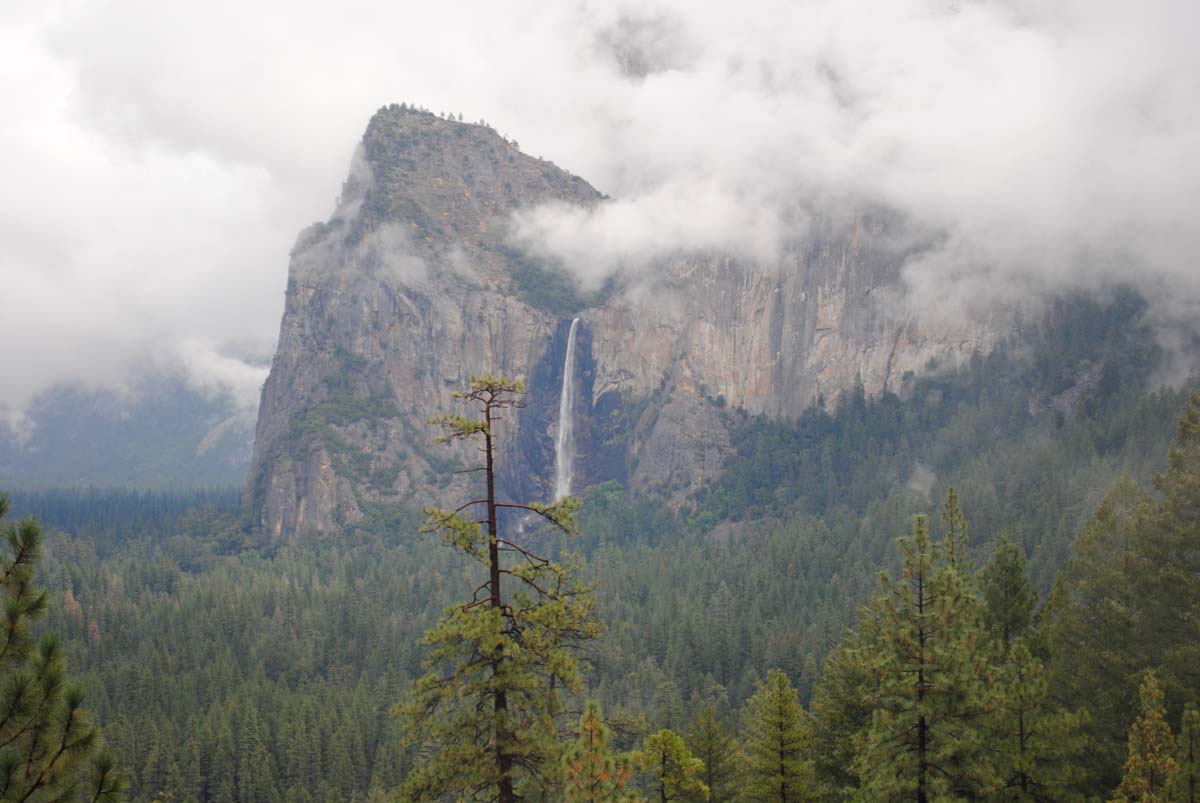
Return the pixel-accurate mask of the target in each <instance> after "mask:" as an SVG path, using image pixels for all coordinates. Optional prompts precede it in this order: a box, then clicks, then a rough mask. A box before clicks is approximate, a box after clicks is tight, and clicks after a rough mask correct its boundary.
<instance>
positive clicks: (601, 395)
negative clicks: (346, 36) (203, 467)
mask: <svg viewBox="0 0 1200 803" xmlns="http://www.w3.org/2000/svg"><path fill="white" fill-rule="evenodd" d="M549 202H554V203H566V204H577V205H584V206H587V205H595V204H600V203H603V202H604V197H603V196H602V195H601V194H600V193H599V192H597V191H596V190H595V189H593V188H592V187H591V186H589V185H588V184H587V183H586V182H585V181H583V180H582V179H580V178H578V177H575V176H572V175H571V174H569V173H567V172H565V171H563V170H561V169H559V168H557V167H555V166H554V165H553V164H550V163H549V162H546V161H542V160H540V159H535V158H532V157H530V156H528V155H525V154H523V153H521V152H520V151H519V150H518V148H517V147H516V144H515V143H511V142H508V141H506V140H505V139H504V138H502V137H501V136H499V135H498V134H497V133H496V132H495V131H493V130H492V129H490V128H488V127H486V126H484V125H474V124H464V123H461V122H454V121H451V120H446V119H442V118H439V117H437V116H434V115H432V114H429V113H426V112H421V111H416V110H411V109H407V108H403V107H397V106H390V107H386V108H384V109H381V110H380V111H379V112H378V113H377V114H376V115H375V116H374V118H373V119H372V120H371V122H370V125H369V126H368V128H367V131H366V133H365V135H364V137H363V141H362V144H361V147H360V148H359V149H358V152H357V155H356V158H355V160H354V164H353V167H352V170H351V175H350V177H349V179H348V180H347V182H346V184H345V186H344V187H343V192H342V197H341V200H340V202H339V205H338V208H337V210H336V211H335V213H334V215H333V216H332V217H331V219H330V220H329V221H328V222H326V223H321V224H316V225H314V226H312V227H310V228H309V229H307V230H306V231H304V232H303V233H302V234H301V235H300V237H299V239H298V240H297V243H296V246H295V248H294V250H293V253H292V260H291V264H290V267H289V277H288V285H287V302H286V308H285V312H284V317H283V323H282V327H281V331H280V338H279V345H278V349H277V352H276V355H275V359H274V362H273V364H272V368H271V373H270V377H269V379H268V380H267V383H266V385H265V386H264V388H263V396H262V404H261V407H260V410H259V420H258V427H257V433H256V442H255V449H254V457H253V462H252V465H251V470H250V475H249V478H248V481H247V487H246V492H245V493H246V502H247V503H248V504H249V505H250V506H251V508H252V509H253V510H254V511H255V513H256V515H257V516H258V519H259V521H260V522H261V524H262V526H263V527H264V528H265V530H266V531H267V532H268V533H269V534H271V535H272V536H273V537H287V536H289V535H291V534H293V533H296V532H300V531H305V530H315V531H332V530H335V529H337V528H339V527H341V526H344V525H346V524H350V523H354V522H357V521H360V520H361V519H363V517H364V516H372V515H381V514H386V511H387V510H388V509H389V506H393V505H396V504H400V503H403V504H410V505H411V504H416V505H420V504H423V503H426V502H429V501H435V500H439V499H450V498H456V497H457V496H458V495H459V494H460V492H461V489H460V488H459V484H460V483H463V482H466V480H464V479H463V478H462V475H456V474H454V473H453V471H454V469H456V468H459V467H462V466H464V465H468V464H470V462H471V460H472V455H471V454H470V453H468V452H464V451H459V452H454V451H452V450H450V449H447V448H445V447H438V446H434V445H433V444H432V438H433V436H434V435H435V434H436V433H434V432H433V431H432V430H431V428H430V427H429V426H428V425H427V424H426V423H425V422H426V420H427V419H428V418H429V417H430V416H431V415H433V414H435V413H437V412H439V411H442V410H445V409H447V408H448V407H449V406H450V404H451V393H452V392H453V391H454V390H458V389H461V388H463V387H464V386H465V385H466V383H467V381H468V379H469V377H470V376H471V375H472V374H484V373H494V374H504V375H507V376H510V377H515V378H521V379H524V380H525V382H526V383H527V386H528V393H527V394H526V402H527V404H526V406H525V408H524V409H522V410H521V411H520V412H519V414H518V415H517V416H515V418H514V419H513V420H510V421H506V422H505V423H504V426H503V429H502V431H501V432H500V437H501V440H502V444H503V448H504V450H505V459H504V466H505V474H504V478H503V479H504V484H505V486H506V489H507V490H508V491H509V492H511V493H515V494H521V495H523V496H527V497H536V498H546V497H547V496H548V495H549V494H550V493H551V487H552V484H553V474H554V466H553V462H554V447H553V443H554V435H555V432H556V429H557V424H558V421H557V419H558V400H559V389H560V387H561V382H562V367H563V363H564V356H565V349H566V341H567V332H568V330H569V328H570V323H571V320H572V319H573V318H574V317H578V318H579V319H580V324H579V327H578V335H577V343H576V349H577V351H576V368H577V376H576V377H575V381H576V382H577V383H578V384H577V389H578V392H577V394H576V409H575V410H574V415H575V422H576V437H577V442H578V455H577V460H576V465H575V475H576V487H577V488H578V487H583V486H586V485H587V484H590V483H594V482H598V481H603V480H607V479H615V480H619V481H622V482H630V483H633V484H634V485H636V487H638V488H640V489H654V490H657V491H659V492H662V493H664V494H665V495H667V496H668V497H669V498H672V499H674V500H675V501H677V502H679V501H682V500H683V498H684V496H685V495H686V493H687V492H688V491H689V490H690V489H692V488H694V487H696V486H697V485H698V484H699V483H702V482H704V481H705V480H706V479H708V478H711V477H712V476H714V475H715V473H716V472H718V471H719V470H720V468H721V466H722V464H723V462H724V460H725V459H726V457H727V456H728V454H729V443H728V435H727V432H726V429H725V424H723V423H722V417H721V415H720V409H721V407H723V406H732V407H744V408H745V409H746V410H748V411H750V412H754V413H760V412H761V413H765V414H769V415H773V416H795V415H797V414H798V413H799V412H800V411H801V410H802V409H803V408H804V407H805V406H807V405H809V404H812V403H814V402H816V401H817V400H818V399H822V398H823V399H825V400H826V401H827V403H830V404H833V403H836V400H837V397H838V396H839V394H840V393H842V392H843V391H845V390H846V389H848V388H851V387H853V386H855V385H856V384H858V383H861V384H862V385H863V387H864V389H865V390H866V392H868V393H880V392H884V391H893V392H903V389H904V384H905V383H906V381H908V380H909V379H911V377H912V376H913V374H914V373H915V372H917V371H920V370H922V369H924V368H925V367H926V366H927V365H929V364H930V363H931V361H932V362H935V363H937V362H946V361H956V360H959V359H961V358H962V357H964V356H966V355H969V354H970V353H971V352H973V351H975V350H977V349H986V348H987V346H988V345H989V343H990V339H991V336H990V335H989V333H988V332H987V331H986V329H985V328H984V327H963V326H961V325H959V326H953V327H952V326H947V325H945V324H942V325H934V324H932V323H930V322H929V321H925V320H921V319H919V318H916V317H913V316H911V315H909V314H908V313H906V312H904V307H903V305H901V304H899V303H897V302H898V299H899V297H900V285H899V281H900V266H901V264H902V261H903V258H904V256H905V254H906V251H905V250H904V249H903V248H901V247H899V246H897V245H896V243H897V242H902V241H904V238H902V237H899V236H897V232H896V231H895V229H897V228H898V227H899V223H898V222H897V221H896V219H895V217H894V216H892V215H889V214H888V213H886V212H879V211H874V212H860V213H856V214H854V215H849V216H846V217H845V218H844V219H839V218H838V217H836V216H833V215H830V216H827V217H825V218H821V217H820V216H818V220H817V223H815V224H814V225H813V226H812V227H811V228H810V229H809V230H808V232H807V234H806V235H805V236H804V238H803V239H802V240H801V241H798V242H797V243H795V244H794V247H791V248H789V249H788V250H787V251H786V256H785V258H784V260H783V262H782V264H780V265H773V266H771V267H770V268H766V267H762V266H759V265H756V264H752V263H748V262H745V261H739V260H738V259H735V258H734V257H732V256H730V255H726V254H719V253H706V252H681V253H679V254H678V255H676V256H675V257H674V258H672V259H669V260H665V261H662V263H661V264H658V265H656V266H654V267H653V269H648V270H647V271H646V272H645V273H644V274H642V275H638V276H636V277H624V278H620V277H619V278H617V279H616V280H614V281H613V282H610V283H609V284H608V285H607V286H606V287H605V288H604V290H603V291H599V292H595V293H591V294H585V293H582V292H581V291H579V290H578V289H577V288H576V287H575V286H574V285H573V283H572V281H571V280H570V279H569V278H567V276H566V275H565V274H564V273H563V272H561V270H559V269H556V268H555V267H554V266H553V265H549V264H546V263H544V262H543V261H541V260H539V259H537V258H534V257H531V256H530V255H529V254H527V253H524V252H522V251H520V250H518V249H515V248H514V247H513V246H512V245H511V240H510V237H509V234H510V232H509V222H510V218H511V215H512V213H513V212H514V211H516V210H519V209H523V208H532V207H535V206H537V205H540V204H544V203H549ZM908 247H909V248H911V247H912V246H908Z"/></svg>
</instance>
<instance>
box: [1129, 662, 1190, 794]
mask: <svg viewBox="0 0 1200 803" xmlns="http://www.w3.org/2000/svg"><path fill="white" fill-rule="evenodd" d="M1138 696H1139V698H1140V700H1141V707H1140V713H1139V714H1138V718H1137V719H1136V720H1135V721H1134V723H1133V725H1132V726H1130V728H1129V754H1128V757H1127V758H1126V759H1125V766H1124V775H1123V776H1122V778H1121V785H1120V786H1118V787H1117V790H1116V792H1114V793H1113V798H1112V801H1113V803H1126V801H1128V803H1158V801H1163V803H1166V801H1169V800H1170V799H1171V797H1170V796H1169V791H1170V790H1172V789H1174V788H1175V786H1176V784H1177V783H1178V782H1177V780H1176V776H1177V774H1178V772H1179V766H1178V765H1177V764H1176V763H1175V737H1174V736H1173V735H1172V733H1171V728H1170V726H1169V725H1167V717H1166V709H1165V708H1164V706H1163V693H1162V690H1161V689H1160V688H1159V686H1158V678H1157V677H1156V676H1155V674H1154V672H1153V670H1151V671H1148V672H1146V676H1145V679H1144V680H1143V681H1142V686H1141V689H1140V690H1139V692H1138Z"/></svg>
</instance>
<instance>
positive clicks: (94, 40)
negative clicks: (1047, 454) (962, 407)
mask: <svg viewBox="0 0 1200 803" xmlns="http://www.w3.org/2000/svg"><path fill="white" fill-rule="evenodd" d="M1198 39H1200V8H1198V7H1197V6H1196V4H1195V3H1194V2H1192V0H1146V2H1142V3H1137V4H1131V3H1128V2H1119V1H1118V0H1059V1H1058V2H1055V3H1045V2H1041V1H1040V0H937V2H934V1H933V0H849V2H845V1H841V0H838V1H835V0H748V1H747V2H745V3H740V4H729V3H695V2H685V0H640V1H638V2H634V0H604V1H603V2H601V0H579V1H578V2H570V3H554V4H546V3H538V2H535V1H534V0H505V2H500V3H496V2H487V3H485V2H474V1H473V0H472V1H469V2H461V3H453V4H430V3H422V4H415V3H389V4H383V3H376V2H349V3H343V4H332V5H331V4H328V3H315V2H312V3H309V2H287V3H284V2H282V1H281V0H263V1H262V2H256V3H234V2H231V1H229V0H214V2H211V3H205V4H203V5H188V4H178V3H170V4H164V3H156V2H151V0H121V1H120V2H118V1H117V0H44V2H38V3H33V2H21V0H18V2H17V3H16V4H10V5H4V6H2V7H0V97H2V98H3V100H4V102H5V108H6V110H8V115H7V120H6V123H5V125H4V126H2V127H0V170H2V173H3V175H4V176H5V178H6V191H5V192H4V193H2V194H0V232H2V234H3V236H0V277H2V278H3V282H4V285H3V287H4V292H3V294H2V295H0V320H3V322H4V326H5V329H6V335H7V336H6V339H5V342H6V348H5V349H3V350H0V375H2V376H4V377H5V381H4V382H3V383H0V404H2V405H6V406H7V407H8V409H9V411H10V414H11V412H12V411H14V410H20V409H21V408H22V407H23V406H24V405H25V404H27V403H28V401H29V399H30V398H31V397H32V395H33V394H34V393H36V392H37V391H39V390H42V389H44V388H46V387H47V386H49V385H51V384H53V383H55V382H61V381H85V382H89V383H92V384H109V385H112V384H120V383H121V381H122V380H123V378H124V377H126V376H127V375H128V374H129V372H130V371H133V370H136V369H137V368H138V367H139V366H143V365H145V364H147V363H162V364H172V363H179V364H182V365H184V366H186V368H187V370H186V372H185V373H186V375H187V376H189V377H191V378H192V381H193V382H194V383H195V384H197V385H198V386H200V387H202V388H209V387H222V388H232V389H234V390H235V391H236V392H237V393H238V394H239V396H240V397H241V398H243V399H248V400H249V401H248V402H247V403H250V404H252V403H253V398H254V395H255V392H256V390H257V383H258V382H259V381H261V377H262V375H263V369H262V368H261V364H262V360H263V359H264V358H265V357H266V356H268V355H269V353H270V351H271V348H272V346H273V343H274V338H275V335H276V332H277V328H278V322H279V316H280V313H281V310H282V299H283V289H284V282H285V275H286V265H287V259H288V250H289V248H290V246H291V244H292V242H293V239H294V238H295V236H296V234H297V233H298V232H299V231H300V230H301V229H302V228H303V227H304V226H306V225H307V224H309V223H311V222H313V221H314V220H319V219H324V218H326V217H328V216H329V214H330V213H331V212H332V210H333V206H334V199H335V197H336V195H337V194H338V189H339V187H340V186H341V182H342V180H343V179H344V177H345V173H346V171H347V168H348V165H349V162H350V157H351V153H352V151H353V148H354V145H355V143H356V142H357V140H358V138H359V136H360V135H361V132H362V129H363V127H364V126H365V124H366V121H367V119H368V118H369V116H370V114H371V113H372V112H373V111H374V110H375V109H376V108H378V107H379V106H380V105H383V104H385V103H389V102H393V101H395V102H399V101H409V102H416V103H419V104H421V105H423V106H426V107H429V108H431V109H432V110H434V111H439V110H445V111H447V112H461V113H463V114H464V115H465V116H466V117H467V118H468V119H472V120H474V119H479V118H484V119H486V120H487V121H488V122H489V123H491V124H492V125H494V126H495V127H496V128H498V129H499V130H500V131H501V132H503V133H505V134H507V135H509V136H512V137H515V138H516V139H518V140H519V141H520V142H521V143H522V147H523V149H524V150H526V151H527V152H530V153H533V154H535V155H540V156H543V157H546V158H549V159H551V160H553V161H555V162H556V163H557V164H559V165H560V166H562V167H564V168H566V169H569V170H571V171H572V172H575V173H577V174H579V175H582V176H583V177H584V178H586V179H587V180H588V181H590V182H591V183H593V184H594V185H595V186H597V187H598V188H599V189H601V190H603V191H604V192H606V193H608V194H609V195H611V196H612V197H613V198H614V199H615V201H614V202H613V203H612V204H610V205H608V206H607V207H605V208H604V209H603V210H602V211H599V212H597V213H595V214H593V215H586V214H580V213H578V212H571V211H565V212H564V211H555V210H541V211H539V212H535V213H532V214H530V215H528V216H526V217H525V218H523V229H522V231H523V233H524V235H525V237H526V238H527V239H532V240H533V241H535V242H536V243H537V244H538V245H539V246H540V247H542V248H545V249H547V250H549V251H551V252H553V253H556V254H559V255H561V256H562V257H564V259H565V260H566V261H567V262H568V263H569V264H571V265H572V266H573V267H575V268H576V269H577V270H579V272H580V273H581V274H582V275H585V276H593V277H594V276H595V275H598V274H599V273H602V272H604V271H607V270H610V269H611V268H612V267H613V265H616V264H624V265H635V266H636V265H637V264H641V263H645V262H648V261H652V260H654V259H656V258H658V257H660V256H662V255H663V254H665V253H668V252H670V251H672V250H674V249H676V248H679V247H699V248H721V249H732V250H742V251H746V252H748V253H750V254H752V255H755V256H756V257H758V258H763V259H769V258H770V256H771V254H772V253H773V251H774V249H777V247H778V245H779V243H780V241H781V240H782V239H784V238H786V237H788V236H790V235H791V234H794V233H795V232H796V231H797V230H802V228H803V226H804V222H805V219H806V214H807V213H808V212H809V211H811V210H813V209H817V210H819V209H821V208H825V207H834V206H838V205H843V204H849V205H854V204H858V203H863V202H869V203H881V204H885V205H888V206H892V207H894V208H897V209H899V210H902V211H903V212H904V213H905V214H906V215H908V216H909V217H911V218H912V219H914V220H917V221H919V222H920V223H921V224H922V225H923V226H927V227H929V228H931V229H934V230H937V231H940V232H943V233H944V235H945V236H944V238H943V240H942V242H944V246H943V247H942V248H941V249H939V250H937V251H936V252H929V253H927V254H926V256H925V258H924V259H923V260H922V261H920V262H915V263H913V264H911V265H910V266H909V272H908V277H909V281H910V283H911V285H912V287H913V289H914V290H915V291H916V292H918V293H937V294H939V295H942V296H947V295H948V296H949V297H951V298H958V299H962V300H969V299H970V298H973V297H979V296H981V295H991V296H995V295H1002V294H1010V295H1015V294H1021V293H1027V292H1031V291H1038V290H1042V289H1051V290H1053V289H1060V288H1064V287H1070V286H1074V285H1079V284H1084V285H1089V286H1095V285H1102V284H1104V283H1106V282H1110V281H1113V280H1133V281H1136V282H1139V283H1141V284H1142V285H1143V286H1144V287H1146V288H1149V289H1151V290H1153V291H1155V292H1157V293H1158V294H1159V296H1160V297H1163V298H1170V299H1173V300H1174V302H1175V303H1177V304H1178V305H1180V307H1181V308H1183V309H1190V308H1191V307H1190V306H1189V305H1192V304H1194V303H1195V301H1196V299H1197V298H1200V267H1198V266H1197V260H1196V254H1198V253H1200V226H1196V225H1195V224H1194V221H1193V218H1194V211H1193V210H1194V207H1195V205H1196V203H1197V201H1200V49H1197V48H1196V47H1195V46H1194V43H1195V42H1196V41H1197V40H1198ZM238 366H240V367H238Z"/></svg>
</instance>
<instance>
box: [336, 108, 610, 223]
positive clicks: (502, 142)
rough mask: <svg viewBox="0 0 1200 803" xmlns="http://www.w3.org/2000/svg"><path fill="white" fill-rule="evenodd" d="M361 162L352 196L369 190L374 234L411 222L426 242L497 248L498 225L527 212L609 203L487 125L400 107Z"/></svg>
mask: <svg viewBox="0 0 1200 803" xmlns="http://www.w3.org/2000/svg"><path fill="white" fill-rule="evenodd" d="M361 155H362V158H363V160H364V162H365V166H366V167H367V168H368V169H369V173H366V172H365V171H363V172H364V173H365V174H364V175H363V176H362V177H361V178H360V177H356V176H352V177H351V180H350V182H348V185H347V189H353V188H354V185H355V183H356V182H360V183H362V184H365V186H363V187H361V190H360V191H361V192H362V195H363V200H364V204H363V210H362V212H363V215H364V217H365V221H364V222H366V223H367V226H368V228H374V227H375V226H376V225H379V224H382V223H386V222H401V223H404V224H406V225H407V226H409V227H410V229H411V234H412V236H413V238H414V239H415V240H418V241H421V240H425V241H430V242H434V241H447V240H449V241H458V242H459V243H460V244H471V243H472V242H474V243H479V242H480V241H481V240H484V241H491V240H493V239H494V238H495V237H496V235H497V232H496V231H495V229H496V227H495V225H494V224H495V223H497V222H499V221H500V220H501V219H503V218H506V217H507V216H508V215H509V214H511V213H512V212H513V211H514V210H516V209H519V208H521V207H525V206H533V205H537V204H541V203H546V202H551V201H562V202H566V203H572V204H591V203H595V202H597V201H599V200H600V198H601V197H602V196H601V195H600V193H599V192H597V191H596V190H595V189H594V188H593V187H592V186H591V185H589V184H588V183H587V182H586V181H584V180H583V179H581V178H579V177H578V176H573V175H571V174H570V173H568V172H566V171H565V170H562V169H560V168H559V167H557V166H555V165H554V164H553V163H551V162H548V161H545V160H542V159H538V158H535V157H532V156H529V155H528V154H525V153H522V152H521V151H520V149H519V148H518V146H517V143H516V142H512V141H509V140H507V139H505V138H504V137H503V136H501V135H500V134H498V133H497V132H496V130H495V129H493V128H491V127H490V126H488V125H486V124H484V123H466V122H459V121H458V120H455V119H452V118H444V117H440V116H438V115H436V114H432V113H430V112H427V111H423V110H419V109H416V108H410V107H407V106H400V105H396V104H391V105H389V106H384V107H383V108H381V109H380V110H379V111H377V112H376V113H375V115H374V116H373V117H372V118H371V121H370V123H369V124H368V125H367V130H366V133H365V134H364V135H363V139H362V151H361ZM464 241H465V242H464Z"/></svg>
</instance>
